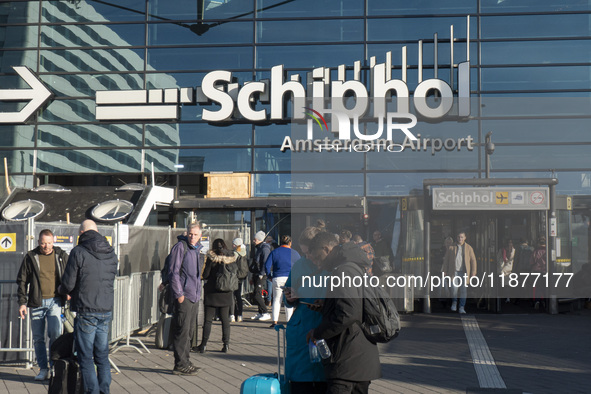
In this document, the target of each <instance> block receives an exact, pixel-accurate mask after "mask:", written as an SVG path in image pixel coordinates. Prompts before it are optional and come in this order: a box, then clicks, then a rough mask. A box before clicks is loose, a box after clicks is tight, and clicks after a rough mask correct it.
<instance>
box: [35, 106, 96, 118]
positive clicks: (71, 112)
mask: <svg viewBox="0 0 591 394" xmlns="http://www.w3.org/2000/svg"><path fill="white" fill-rule="evenodd" d="M95 106H96V105H95V102H94V100H54V101H52V102H50V104H49V105H48V106H47V108H46V109H45V110H44V111H42V112H41V114H40V116H39V123H41V122H93V121H95V120H96V117H95V112H94V111H95Z"/></svg>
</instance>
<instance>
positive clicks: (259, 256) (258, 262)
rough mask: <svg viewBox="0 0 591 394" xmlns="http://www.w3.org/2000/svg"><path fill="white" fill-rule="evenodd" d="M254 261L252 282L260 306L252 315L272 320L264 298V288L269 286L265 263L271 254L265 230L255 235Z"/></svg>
mask: <svg viewBox="0 0 591 394" xmlns="http://www.w3.org/2000/svg"><path fill="white" fill-rule="evenodd" d="M253 242H254V244H255V248H254V261H253V264H252V266H251V267H253V268H254V269H251V272H252V282H253V285H254V302H255V304H256V305H257V306H258V310H259V313H257V314H256V315H254V316H253V317H251V319H253V320H271V315H270V314H269V313H268V311H267V305H266V304H265V300H264V299H263V289H266V288H267V274H266V272H265V263H266V262H267V257H269V255H270V254H271V246H270V245H269V244H268V243H266V242H265V232H264V231H259V232H258V233H256V234H255V235H254V239H253Z"/></svg>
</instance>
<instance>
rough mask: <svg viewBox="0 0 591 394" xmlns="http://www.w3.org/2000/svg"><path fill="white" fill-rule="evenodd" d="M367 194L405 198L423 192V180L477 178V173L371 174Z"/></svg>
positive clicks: (368, 176) (368, 178)
mask: <svg viewBox="0 0 591 394" xmlns="http://www.w3.org/2000/svg"><path fill="white" fill-rule="evenodd" d="M366 177H367V178H366V179H367V189H368V191H367V194H368V195H370V196H405V195H413V194H418V193H417V191H419V190H420V192H419V193H422V191H423V180H424V179H433V178H477V177H478V173H477V172H470V171H465V172H445V171H442V172H427V173H425V172H409V173H375V174H372V173H369V174H367V175H366Z"/></svg>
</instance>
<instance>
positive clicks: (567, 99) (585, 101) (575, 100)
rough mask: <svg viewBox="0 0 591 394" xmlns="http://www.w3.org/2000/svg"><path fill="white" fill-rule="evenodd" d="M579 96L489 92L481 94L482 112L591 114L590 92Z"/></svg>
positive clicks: (504, 115)
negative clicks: (590, 112) (590, 108)
mask: <svg viewBox="0 0 591 394" xmlns="http://www.w3.org/2000/svg"><path fill="white" fill-rule="evenodd" d="M584 95H585V96H584V97H577V94H575V93H567V94H565V93H562V94H541V93H529V94H523V95H521V94H511V95H507V94H487V95H483V96H481V99H482V105H481V114H482V116H486V117H499V118H507V117H525V116H536V117H546V118H547V117H550V116H557V117H558V116H581V115H582V116H585V117H588V116H589V107H590V103H591V101H590V100H589V93H588V92H585V93H584Z"/></svg>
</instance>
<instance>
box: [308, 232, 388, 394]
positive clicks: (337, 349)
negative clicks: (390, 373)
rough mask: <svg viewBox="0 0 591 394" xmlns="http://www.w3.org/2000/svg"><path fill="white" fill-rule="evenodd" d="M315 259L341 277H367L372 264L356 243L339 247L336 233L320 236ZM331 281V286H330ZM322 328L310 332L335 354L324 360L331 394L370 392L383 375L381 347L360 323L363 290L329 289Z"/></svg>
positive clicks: (315, 243)
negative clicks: (365, 333)
mask: <svg viewBox="0 0 591 394" xmlns="http://www.w3.org/2000/svg"><path fill="white" fill-rule="evenodd" d="M310 250H311V253H312V259H313V260H316V261H318V262H320V264H321V266H322V268H323V269H325V270H326V271H328V272H330V273H331V275H335V276H337V277H339V278H342V277H343V276H349V277H351V278H353V277H355V276H359V277H362V278H363V275H364V273H365V272H367V269H368V268H369V267H370V266H371V262H370V261H369V259H368V258H367V254H366V253H365V252H364V251H363V250H362V249H361V248H360V247H359V246H358V245H356V244H354V243H352V242H349V243H347V244H344V245H338V241H337V239H336V237H335V236H334V235H333V234H329V233H326V232H323V233H319V234H318V235H317V236H316V237H314V239H313V240H312V244H311V245H310ZM330 283H331V282H330V281H329V282H328V286H330ZM326 290H327V297H326V299H325V301H324V305H323V306H322V311H321V312H322V321H321V322H320V325H318V327H316V328H315V329H313V330H311V331H310V332H309V333H308V339H309V340H313V341H316V340H319V339H324V340H326V343H327V344H328V347H329V349H330V351H331V353H332V355H331V356H330V357H329V358H328V359H326V360H323V364H324V372H325V375H326V379H327V384H328V390H327V393H347V392H350V393H352V392H354V393H367V392H368V390H369V384H370V383H371V380H373V379H379V378H380V377H381V376H382V373H381V366H380V355H379V352H378V348H377V346H376V345H375V344H374V343H372V342H370V341H369V340H368V339H367V338H366V337H365V335H364V334H363V331H362V330H361V326H360V325H359V323H360V322H361V321H362V320H363V288H362V287H355V286H351V287H345V286H339V287H335V288H334V289H331V288H330V287H328V288H327V289H326Z"/></svg>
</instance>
